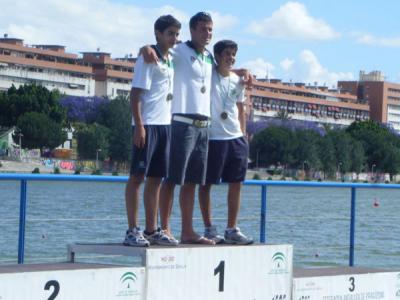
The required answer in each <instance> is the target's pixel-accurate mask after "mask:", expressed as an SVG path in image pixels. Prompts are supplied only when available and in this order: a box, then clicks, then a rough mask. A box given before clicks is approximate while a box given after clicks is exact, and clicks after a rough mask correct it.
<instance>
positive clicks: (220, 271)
mask: <svg viewBox="0 0 400 300" xmlns="http://www.w3.org/2000/svg"><path fill="white" fill-rule="evenodd" d="M217 274H219V284H218V291H220V292H223V291H224V276H225V261H224V260H221V261H220V262H219V265H218V266H217V267H216V268H215V269H214V276H215V275H217Z"/></svg>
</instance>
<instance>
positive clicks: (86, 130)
mask: <svg viewBox="0 0 400 300" xmlns="http://www.w3.org/2000/svg"><path fill="white" fill-rule="evenodd" d="M75 133H76V136H77V141H78V154H79V158H80V159H95V158H96V154H97V153H98V154H99V159H101V160H103V159H105V158H106V157H108V149H109V143H108V138H109V134H110V130H109V129H108V128H107V127H105V126H102V125H99V124H97V123H93V124H90V125H82V124H81V125H79V126H77V128H76V131H75ZM98 149H101V151H99V152H98Z"/></svg>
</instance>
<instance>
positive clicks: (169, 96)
mask: <svg viewBox="0 0 400 300" xmlns="http://www.w3.org/2000/svg"><path fill="white" fill-rule="evenodd" d="M172 98H174V96H173V95H172V94H171V93H168V95H167V101H171V100H172Z"/></svg>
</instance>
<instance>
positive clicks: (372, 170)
mask: <svg viewBox="0 0 400 300" xmlns="http://www.w3.org/2000/svg"><path fill="white" fill-rule="evenodd" d="M374 167H376V165H375V164H372V166H371V173H372V174H371V180H374Z"/></svg>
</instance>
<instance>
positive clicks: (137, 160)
mask: <svg viewBox="0 0 400 300" xmlns="http://www.w3.org/2000/svg"><path fill="white" fill-rule="evenodd" d="M144 128H145V130H146V141H145V145H144V147H143V148H138V147H136V146H135V145H133V149H132V161H131V170H130V174H131V175H137V174H144V175H145V176H146V177H166V176H167V170H168V161H169V144H170V140H171V127H170V125H145V126H144ZM134 130H135V128H134V127H132V132H133V131H134Z"/></svg>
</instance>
